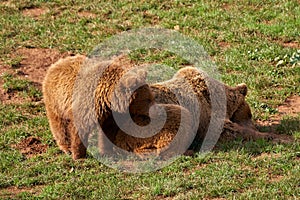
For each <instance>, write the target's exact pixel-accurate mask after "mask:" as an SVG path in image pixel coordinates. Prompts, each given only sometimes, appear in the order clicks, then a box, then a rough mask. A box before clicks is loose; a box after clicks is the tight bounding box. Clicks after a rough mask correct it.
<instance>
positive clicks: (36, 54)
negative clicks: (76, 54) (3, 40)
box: [0, 48, 72, 104]
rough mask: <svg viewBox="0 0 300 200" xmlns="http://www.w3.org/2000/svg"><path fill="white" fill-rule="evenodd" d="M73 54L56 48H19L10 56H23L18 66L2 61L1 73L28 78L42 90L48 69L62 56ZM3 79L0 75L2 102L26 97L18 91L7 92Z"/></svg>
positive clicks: (18, 101) (20, 99) (16, 100)
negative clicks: (13, 66)
mask: <svg viewBox="0 0 300 200" xmlns="http://www.w3.org/2000/svg"><path fill="white" fill-rule="evenodd" d="M69 55H72V53H70V52H65V53H61V52H59V51H58V50H56V49H42V48H20V49H17V50H16V51H15V52H14V53H12V54H11V55H10V57H11V58H12V59H13V58H17V57H21V58H22V59H21V61H20V63H19V64H18V66H17V67H16V68H12V67H10V66H7V65H5V64H4V63H0V75H3V74H4V73H10V74H13V75H15V76H16V77H20V78H22V79H27V80H29V81H30V82H33V84H34V85H35V86H36V88H38V89H39V90H41V88H42V82H43V79H44V77H45V74H46V71H47V69H48V68H49V67H50V65H51V64H53V63H55V62H56V61H57V60H59V59H60V58H63V57H66V56H69ZM3 83H4V82H3V80H2V79H1V76H0V101H1V102H2V103H5V104H7V103H20V102H23V101H24V100H25V99H24V98H23V97H22V96H20V95H18V94H17V93H7V92H6V91H4V89H3V87H2V85H3Z"/></svg>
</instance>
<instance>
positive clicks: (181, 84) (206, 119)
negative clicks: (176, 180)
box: [150, 67, 270, 150]
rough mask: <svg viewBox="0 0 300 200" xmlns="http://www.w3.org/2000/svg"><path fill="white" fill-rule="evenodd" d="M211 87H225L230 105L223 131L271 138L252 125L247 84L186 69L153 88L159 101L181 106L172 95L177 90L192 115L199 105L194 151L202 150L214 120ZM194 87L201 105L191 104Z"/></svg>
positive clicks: (243, 135)
mask: <svg viewBox="0 0 300 200" xmlns="http://www.w3.org/2000/svg"><path fill="white" fill-rule="evenodd" d="M185 80H186V81H185ZM186 82H187V83H186ZM207 84H210V85H212V88H214V86H217V85H219V86H221V87H222V86H224V89H225V94H226V102H227V105H226V119H225V122H224V123H225V125H224V129H223V132H228V131H231V132H234V134H233V135H234V136H236V137H242V138H246V139H248V138H252V139H258V138H268V137H269V136H270V135H268V134H259V132H257V131H255V127H254V125H253V123H252V114H251V110H250V107H249V105H248V104H247V102H246V101H245V97H246V95H247V86H246V85H245V84H239V85H237V86H236V87H230V86H227V85H224V84H223V83H221V82H219V81H216V80H214V79H212V78H208V77H206V78H205V76H204V75H203V74H202V73H201V72H200V71H198V70H197V69H196V68H194V67H185V68H182V69H180V70H179V71H178V72H177V73H176V74H175V75H174V77H173V79H171V80H169V81H167V82H162V83H156V84H153V85H151V86H150V87H151V90H152V92H153V93H154V96H155V101H156V102H158V103H164V104H179V100H178V99H177V98H176V95H175V94H174V92H172V91H176V93H177V97H178V98H179V99H182V101H183V102H187V104H186V105H185V106H184V107H186V108H187V109H188V110H189V111H190V112H191V113H192V116H193V111H194V108H193V106H194V105H195V103H197V104H199V106H200V115H199V116H200V118H199V121H198V122H199V126H198V131H197V136H196V138H195V140H194V143H193V145H192V146H191V148H192V149H195V150H199V148H200V146H201V142H202V141H203V138H204V137H205V135H206V133H207V130H208V126H209V123H210V120H211V109H212V107H211V100H210V91H209V88H208V86H207ZM190 87H192V91H190V92H192V93H193V94H195V95H196V97H197V100H198V102H190V101H191V100H190V99H191V98H190V96H188V95H189V94H187V93H188V92H186V91H189V88H190ZM190 92H189V93H190ZM217 95H219V94H217ZM199 116H198V117H199ZM193 117H197V116H193ZM194 120H195V119H194ZM233 127H234V128H233ZM223 135H224V136H225V134H222V135H221V138H222V136H223ZM225 137H226V136H225Z"/></svg>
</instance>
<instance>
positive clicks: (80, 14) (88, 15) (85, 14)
mask: <svg viewBox="0 0 300 200" xmlns="http://www.w3.org/2000/svg"><path fill="white" fill-rule="evenodd" d="M78 16H79V17H85V18H92V19H93V18H96V17H97V15H96V14H95V13H91V12H87V11H82V12H79V13H78Z"/></svg>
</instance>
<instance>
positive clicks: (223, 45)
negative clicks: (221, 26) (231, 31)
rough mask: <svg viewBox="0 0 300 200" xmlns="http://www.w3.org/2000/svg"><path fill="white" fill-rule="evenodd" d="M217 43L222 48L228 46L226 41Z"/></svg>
mask: <svg viewBox="0 0 300 200" xmlns="http://www.w3.org/2000/svg"><path fill="white" fill-rule="evenodd" d="M218 45H219V47H221V48H222V49H227V48H230V44H229V43H228V42H219V43H218Z"/></svg>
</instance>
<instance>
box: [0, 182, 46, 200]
mask: <svg viewBox="0 0 300 200" xmlns="http://www.w3.org/2000/svg"><path fill="white" fill-rule="evenodd" d="M42 188H43V186H41V185H37V186H31V187H16V186H11V187H7V188H0V199H11V198H16V196H17V195H18V194H20V193H22V192H27V193H31V194H39V193H40V192H41V190H42Z"/></svg>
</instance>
